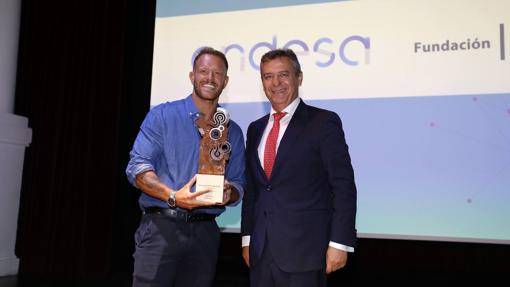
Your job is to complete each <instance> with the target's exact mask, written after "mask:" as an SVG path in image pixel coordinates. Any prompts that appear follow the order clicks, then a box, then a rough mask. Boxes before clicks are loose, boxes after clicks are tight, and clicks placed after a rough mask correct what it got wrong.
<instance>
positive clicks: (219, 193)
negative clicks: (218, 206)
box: [195, 174, 225, 203]
mask: <svg viewBox="0 0 510 287" xmlns="http://www.w3.org/2000/svg"><path fill="white" fill-rule="evenodd" d="M224 182H225V176H223V175H214V174H197V182H196V188H195V190H196V191H202V190H210V191H209V192H208V193H206V194H202V195H200V196H197V199H198V200H202V201H207V202H213V203H221V202H223V184H224Z"/></svg>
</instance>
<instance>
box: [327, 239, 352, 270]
mask: <svg viewBox="0 0 510 287" xmlns="http://www.w3.org/2000/svg"><path fill="white" fill-rule="evenodd" d="M345 264H347V251H343V250H340V249H336V248H334V247H331V246H329V247H328V251H327V253H326V274H330V273H331V272H335V271H337V270H338V269H341V268H343V267H344V266H345Z"/></svg>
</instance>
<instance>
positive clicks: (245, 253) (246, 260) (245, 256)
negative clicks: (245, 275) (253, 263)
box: [242, 246, 250, 267]
mask: <svg viewBox="0 0 510 287" xmlns="http://www.w3.org/2000/svg"><path fill="white" fill-rule="evenodd" d="M242 248H243V259H244V263H246V266H248V267H250V246H243V247H242Z"/></svg>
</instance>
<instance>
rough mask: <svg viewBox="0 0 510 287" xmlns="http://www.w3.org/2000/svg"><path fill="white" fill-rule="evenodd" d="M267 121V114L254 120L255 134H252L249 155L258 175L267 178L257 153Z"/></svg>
mask: <svg viewBox="0 0 510 287" xmlns="http://www.w3.org/2000/svg"><path fill="white" fill-rule="evenodd" d="M268 121H269V115H266V116H264V117H262V118H261V119H259V120H258V121H256V122H255V123H254V128H255V135H254V140H255V141H254V144H253V147H252V150H251V154H250V155H249V156H251V157H252V161H253V162H255V163H257V164H256V167H255V169H256V170H257V172H258V173H259V175H260V176H261V177H263V178H265V179H266V180H267V176H266V173H265V172H264V167H263V166H262V163H261V162H260V158H259V154H258V147H259V144H260V141H261V140H262V134H263V133H264V129H265V128H266V125H267V122H268Z"/></svg>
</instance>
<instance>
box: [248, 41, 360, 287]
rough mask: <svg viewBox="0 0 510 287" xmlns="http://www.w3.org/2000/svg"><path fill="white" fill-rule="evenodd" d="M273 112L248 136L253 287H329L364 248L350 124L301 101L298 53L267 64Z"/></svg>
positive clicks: (265, 80) (272, 57) (264, 71)
mask: <svg viewBox="0 0 510 287" xmlns="http://www.w3.org/2000/svg"><path fill="white" fill-rule="evenodd" d="M260 71H261V78H262V84H263V87H264V92H265V94H266V96H267V98H268V99H269V101H270V102H271V106H272V109H271V113H270V114H268V115H265V116H264V117H262V118H260V119H258V120H256V121H254V122H252V123H251V124H250V126H249V128H248V132H247V142H246V177H247V178H246V180H247V183H248V184H247V189H246V192H245V196H244V201H243V209H242V223H241V235H242V240H243V243H242V245H243V258H244V260H245V261H246V264H247V265H248V266H250V281H251V287H258V286H263V287H270V286H278V287H280V286H289V287H297V286H303V287H305V286H306V287H313V286H326V285H327V282H326V274H329V273H331V272H334V271H336V270H338V269H340V268H342V267H344V266H345V264H346V263H347V252H354V247H355V244H356V229H355V218H356V186H355V183H354V172H353V169H352V165H351V159H350V156H349V152H348V146H347V144H346V142H345V137H344V132H343V129H342V123H341V121H340V118H339V117H338V115H337V114H336V113H334V112H331V111H327V110H323V109H319V108H316V107H312V106H309V105H307V104H305V103H304V102H303V101H302V100H301V99H300V97H299V96H298V92H299V86H300V85H301V82H302V81H303V73H302V71H301V66H300V64H299V61H298V59H297V57H296V55H295V54H294V52H293V51H292V50H290V49H277V50H273V51H270V52H268V53H266V54H265V55H264V56H263V57H262V59H261V64H260Z"/></svg>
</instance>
